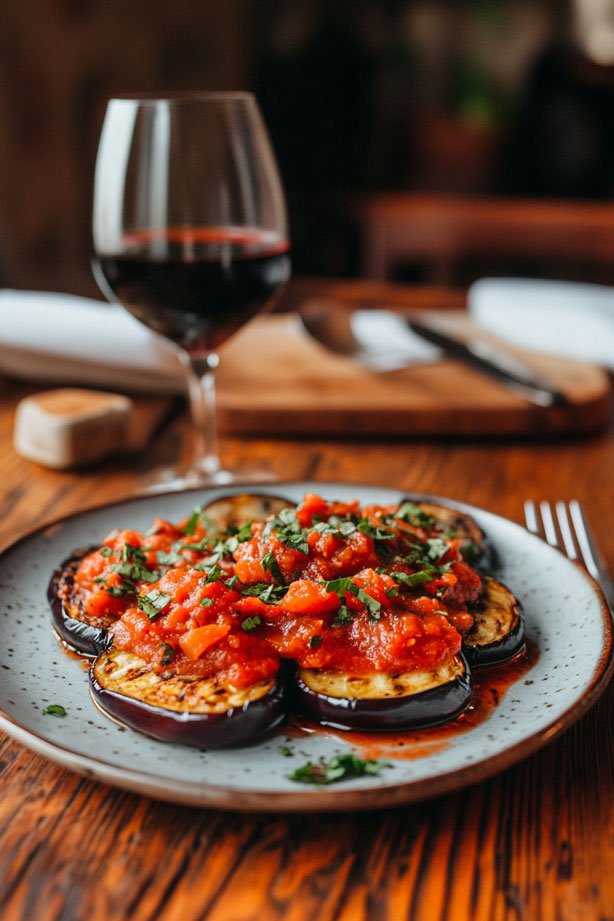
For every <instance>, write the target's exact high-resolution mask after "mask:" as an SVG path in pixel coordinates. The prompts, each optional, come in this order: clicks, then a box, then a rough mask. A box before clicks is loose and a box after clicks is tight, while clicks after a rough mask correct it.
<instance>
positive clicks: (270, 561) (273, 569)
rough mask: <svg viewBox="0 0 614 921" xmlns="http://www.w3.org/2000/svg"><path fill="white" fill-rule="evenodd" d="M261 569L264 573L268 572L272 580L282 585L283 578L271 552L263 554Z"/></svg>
mask: <svg viewBox="0 0 614 921" xmlns="http://www.w3.org/2000/svg"><path fill="white" fill-rule="evenodd" d="M262 568H263V569H264V571H265V572H270V573H271V575H272V576H273V578H274V579H277V581H278V582H281V584H282V585H283V584H284V577H283V576H282V574H281V569H280V568H279V563H278V562H277V560H276V559H275V554H274V553H273V551H272V550H269V552H268V553H265V555H264V556H263V557H262Z"/></svg>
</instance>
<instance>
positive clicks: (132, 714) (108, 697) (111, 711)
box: [89, 663, 285, 749]
mask: <svg viewBox="0 0 614 921" xmlns="http://www.w3.org/2000/svg"><path fill="white" fill-rule="evenodd" d="M94 664H95V663H94ZM89 682H90V694H91V697H92V700H93V701H94V703H95V704H96V706H97V707H99V708H100V709H101V710H102V711H103V712H104V713H105V714H106V715H107V716H111V717H112V718H114V719H116V720H117V721H118V722H120V723H121V724H122V725H123V726H128V727H129V728H130V729H134V730H136V731H137V732H140V733H142V734H143V735H146V736H150V737H151V738H152V739H158V740H159V741H161V742H179V743H180V744H182V745H190V746H192V747H195V748H201V749H209V748H232V747H233V746H237V745H245V744H247V743H249V742H252V741H254V740H256V739H257V738H258V737H259V736H261V735H262V734H263V733H264V732H267V731H268V730H270V729H273V728H275V726H278V725H279V723H281V722H282V720H283V719H284V718H285V712H284V710H283V709H282V698H283V696H284V690H283V686H282V685H281V684H280V683H279V682H278V683H277V684H276V685H275V686H274V688H273V689H272V690H271V691H270V692H269V693H268V694H267V695H266V696H265V697H261V698H260V699H259V700H256V701H252V702H250V703H248V704H245V705H244V706H243V707H242V708H241V709H236V708H235V709H233V710H229V711H228V712H227V713H225V714H205V713H178V712H176V711H174V710H166V709H164V708H163V707H157V706H153V705H152V704H146V703H143V702H142V701H140V700H137V699H136V698H134V697H128V696H127V695H126V694H120V693H119V692H117V691H109V690H107V689H106V688H104V687H103V686H102V685H101V684H100V682H99V681H98V679H97V678H96V676H95V674H94V666H93V665H92V667H91V668H90V673H89Z"/></svg>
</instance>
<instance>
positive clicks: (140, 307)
mask: <svg viewBox="0 0 614 921" xmlns="http://www.w3.org/2000/svg"><path fill="white" fill-rule="evenodd" d="M96 262H97V266H96V267H97V268H98V269H99V274H101V275H102V281H103V285H102V287H103V288H105V287H106V288H110V290H111V292H112V294H114V295H115V297H116V298H117V300H119V302H120V303H121V304H123V306H124V307H126V309H127V310H129V311H130V313H132V314H133V315H134V316H135V317H136V318H137V319H138V320H140V321H141V322H142V323H144V324H145V325H146V326H149V327H150V329H154V330H155V331H156V332H158V333H160V334H161V335H163V336H165V337H166V338H168V339H172V340H173V341H174V342H176V343H177V344H178V345H180V346H182V348H184V349H186V350H187V351H188V352H191V353H192V354H197V353H201V352H208V351H212V350H214V349H216V348H217V347H218V346H219V345H220V344H221V343H222V342H224V341H225V340H226V339H228V338H229V337H230V336H231V335H232V334H233V333H235V332H236V331H237V330H238V329H240V327H241V326H243V325H244V324H245V323H247V321H248V320H250V319H251V318H252V317H254V316H255V315H256V314H257V313H260V311H261V310H262V309H263V308H264V307H265V306H266V305H267V303H268V302H269V301H270V300H271V297H272V295H273V294H274V293H275V291H276V290H277V289H278V288H280V286H281V285H283V284H284V282H285V281H286V280H287V279H288V276H289V274H290V257H289V255H288V244H287V242H286V241H285V240H283V239H281V238H280V237H278V236H276V235H275V234H272V233H266V232H264V231H258V230H241V229H234V228H232V229H225V228H219V229H218V228H200V229H192V228H181V227H179V228H169V229H167V230H163V231H154V230H152V231H139V232H138V233H131V234H126V235H125V237H124V239H123V240H122V250H121V252H118V253H98V254H97V255H96ZM105 283H106V284H105Z"/></svg>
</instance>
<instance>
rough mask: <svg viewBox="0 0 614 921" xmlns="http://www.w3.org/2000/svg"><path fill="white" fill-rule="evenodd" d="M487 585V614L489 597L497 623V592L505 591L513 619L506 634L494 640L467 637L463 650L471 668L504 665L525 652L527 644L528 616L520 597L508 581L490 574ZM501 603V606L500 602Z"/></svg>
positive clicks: (502, 592)
mask: <svg viewBox="0 0 614 921" xmlns="http://www.w3.org/2000/svg"><path fill="white" fill-rule="evenodd" d="M486 586H487V590H486V598H487V603H486V607H485V612H486V614H488V610H489V605H488V599H490V602H491V605H492V606H493V607H492V610H493V618H494V622H495V623H496V604H497V595H502V596H503V597H504V599H505V600H506V604H507V605H509V610H510V611H511V615H510V618H511V621H512V623H511V627H510V629H509V630H508V631H507V633H506V634H505V635H504V636H502V637H501V638H500V639H498V640H495V641H493V642H490V643H482V644H480V643H470V642H467V637H465V640H464V641H463V647H462V648H463V654H464V656H465V658H466V660H467V662H468V663H469V666H470V667H471V668H488V667H492V666H496V665H503V664H504V663H505V662H509V661H510V660H511V659H513V658H514V657H515V656H517V655H518V654H519V653H521V652H522V651H523V649H524V648H525V645H526V633H525V617H524V610H523V608H522V604H521V603H520V601H519V600H518V599H517V598H516V596H515V595H514V594H513V593H512V592H511V591H510V590H509V589H508V588H507V586H506V585H504V584H503V583H502V582H500V581H499V580H497V579H493V578H489V577H486ZM499 607H501V603H500V602H499ZM483 614H484V611H482V616H483Z"/></svg>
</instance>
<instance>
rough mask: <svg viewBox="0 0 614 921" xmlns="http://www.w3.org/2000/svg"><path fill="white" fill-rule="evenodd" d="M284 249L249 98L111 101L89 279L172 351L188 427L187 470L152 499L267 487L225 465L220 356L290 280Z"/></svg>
mask: <svg viewBox="0 0 614 921" xmlns="http://www.w3.org/2000/svg"><path fill="white" fill-rule="evenodd" d="M288 250H289V244H288V235H287V222H286V209H285V202H284V195H283V191H282V187H281V182H280V179H279V175H278V170H277V165H276V162H275V157H274V154H273V151H272V148H271V145H270V142H269V138H268V135H267V131H266V127H265V125H264V122H263V119H262V116H261V114H260V110H259V108H258V104H257V102H256V99H255V98H254V96H253V95H252V94H251V93H243V92H236V93H235V92H224V93H198V94H170V95H166V96H164V97H163V98H158V97H155V98H153V97H152V98H149V97H140V98H132V97H131V98H123V97H118V98H114V99H111V100H110V101H109V103H108V105H107V110H106V113H105V118H104V123H103V126H102V132H101V136H100V142H99V146H98V156H97V160H96V173H95V182H94V213H93V252H94V259H93V267H94V274H95V276H96V279H97V281H98V284H99V286H100V288H101V290H102V291H103V293H104V294H105V296H106V297H107V298H109V299H110V300H118V301H119V302H120V303H121V304H122V305H123V306H124V307H125V308H126V309H127V310H129V311H130V313H131V314H133V316H135V317H136V318H137V319H138V320H140V321H141V322H142V323H144V324H145V325H146V326H148V327H149V328H150V329H152V330H154V331H155V332H156V333H159V334H160V335H162V336H163V337H164V338H166V339H167V340H171V341H172V342H173V343H175V345H176V346H177V347H178V349H179V354H180V356H181V360H182V363H183V367H184V369H185V373H186V381H187V393H188V395H189V401H190V408H191V415H192V422H193V428H194V456H193V459H192V463H191V466H190V467H189V469H188V470H187V471H185V472H184V473H183V474H181V475H178V474H177V472H176V471H173V472H172V473H170V474H169V472H166V473H165V475H164V476H161V477H160V478H159V479H158V482H156V483H154V484H153V486H152V488H151V489H150V491H154V490H155V488H157V487H159V488H182V487H184V486H192V485H194V486H197V485H206V484H217V483H229V482H232V481H233V480H248V479H261V478H263V476H261V475H260V474H257V473H255V472H254V471H246V470H241V471H231V470H226V469H224V468H223V467H222V465H221V463H220V459H219V454H218V447H217V428H216V412H215V378H214V373H215V368H216V366H217V364H218V356H217V351H216V350H217V348H218V347H219V346H220V345H221V344H222V343H223V342H225V341H226V339H228V338H229V337H230V336H232V335H233V333H235V332H237V330H239V329H240V328H241V327H242V326H243V325H244V324H245V323H247V322H248V320H250V319H251V318H252V317H254V316H255V315H256V314H258V313H260V312H261V311H263V310H264V309H265V308H266V307H267V306H268V305H269V304H270V303H271V300H272V298H273V296H274V295H275V293H276V292H278V291H279V290H280V289H281V287H282V286H283V284H284V283H285V282H286V280H287V279H288V277H289V274H290V257H289V253H288ZM264 478H266V475H265V476H264ZM268 478H270V475H269V476H268Z"/></svg>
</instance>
